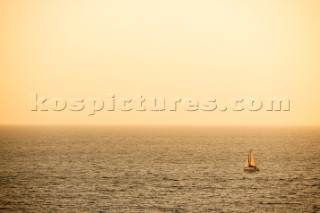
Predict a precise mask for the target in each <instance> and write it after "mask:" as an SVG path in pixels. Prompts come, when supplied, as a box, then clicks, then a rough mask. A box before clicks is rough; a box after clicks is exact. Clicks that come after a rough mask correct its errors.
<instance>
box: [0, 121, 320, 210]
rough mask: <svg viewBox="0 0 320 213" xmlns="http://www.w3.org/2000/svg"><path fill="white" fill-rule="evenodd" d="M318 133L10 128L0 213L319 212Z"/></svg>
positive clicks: (3, 149)
mask: <svg viewBox="0 0 320 213" xmlns="http://www.w3.org/2000/svg"><path fill="white" fill-rule="evenodd" d="M319 130H320V129H318V128H307V127H300V128H299V127H290V128H289V127H287V128H285V127H282V128H267V127H143V126H140V127H108V126H105V127H103V126H99V127H98V126H97V127H94V126H91V127H89V126H88V127H85V126H83V127H81V126H78V127H77V126H73V127H72V126H64V127H54V126H46V127H39V126H29V127H27V126H11V127H9V126H2V127H0V212H319V211H320V164H319V163H320V131H319ZM250 149H253V153H254V154H255V159H256V162H257V165H258V167H259V168H260V172H255V173H246V172H244V171H243V167H244V165H245V160H246V157H247V154H248V152H249V150H250Z"/></svg>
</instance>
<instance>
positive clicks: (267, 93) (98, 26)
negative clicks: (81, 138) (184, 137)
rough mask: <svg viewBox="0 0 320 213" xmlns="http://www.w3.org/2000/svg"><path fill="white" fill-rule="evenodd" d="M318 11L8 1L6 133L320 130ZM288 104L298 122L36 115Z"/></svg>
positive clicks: (0, 66)
mask: <svg viewBox="0 0 320 213" xmlns="http://www.w3.org/2000/svg"><path fill="white" fill-rule="evenodd" d="M319 11H320V1H318V0H259V1H254V0H224V1H221V0H212V1H211V0H199V1H191V0H184V1H182V0H180V1H176V0H170V1H169V0H161V1H160V0H158V1H151V0H136V1H129V0H127V1H124V0H116V1H102V0H96V1H81V0H68V1H65V0H50V1H43V0H30V1H19V0H2V1H0V70H1V78H0V89H1V90H0V98H1V105H0V123H1V124H172V125H175V124H186V125H207V124H208V125H210V124H213V125H319V124H320V113H319V109H320V98H319V92H320V84H319V83H320V82H319V80H320V73H319V72H320V42H319V41H320V39H319V38H320V21H319V20H320V13H319ZM110 92H112V93H114V94H115V95H116V97H123V96H128V97H132V96H134V95H135V94H142V95H144V96H145V97H194V98H198V99H201V98H203V97H215V98H216V99H217V100H221V101H222V102H223V101H225V100H227V99H229V98H232V97H243V98H249V97H256V98H261V99H264V98H266V97H286V98H289V99H290V101H291V110H290V111H289V112H267V111H263V110H262V111H259V112H248V111H244V112H233V111H226V112H220V111H219V110H216V111H213V112H204V111H196V112H188V111H185V110H178V111H176V112H170V111H163V112H150V111H146V112H137V111H134V110H133V111H130V112H122V111H114V112H110V111H106V110H103V111H100V112H97V113H96V115H94V116H88V115H87V113H86V112H71V111H68V110H64V111H62V112H55V111H47V112H40V111H37V112H34V111H31V110H30V94H31V93H38V94H39V95H40V96H43V97H48V98H50V97H60V98H64V99H66V100H67V99H69V98H72V97H83V98H86V97H97V96H99V97H104V96H105V95H106V94H107V93H110Z"/></svg>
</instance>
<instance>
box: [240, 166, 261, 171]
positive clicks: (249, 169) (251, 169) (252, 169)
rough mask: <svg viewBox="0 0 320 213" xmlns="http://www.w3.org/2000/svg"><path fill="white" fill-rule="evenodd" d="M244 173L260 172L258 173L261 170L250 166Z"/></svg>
mask: <svg viewBox="0 0 320 213" xmlns="http://www.w3.org/2000/svg"><path fill="white" fill-rule="evenodd" d="M244 171H246V172H258V171H260V169H259V168H257V167H253V166H250V167H245V168H244Z"/></svg>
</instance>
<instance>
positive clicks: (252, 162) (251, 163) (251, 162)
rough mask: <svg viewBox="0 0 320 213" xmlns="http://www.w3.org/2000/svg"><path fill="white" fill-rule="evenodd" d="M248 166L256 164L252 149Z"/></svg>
mask: <svg viewBox="0 0 320 213" xmlns="http://www.w3.org/2000/svg"><path fill="white" fill-rule="evenodd" d="M250 166H256V161H255V160H254V157H253V153H252V151H250Z"/></svg>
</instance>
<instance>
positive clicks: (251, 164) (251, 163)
mask: <svg viewBox="0 0 320 213" xmlns="http://www.w3.org/2000/svg"><path fill="white" fill-rule="evenodd" d="M244 171H247V172H255V171H260V170H259V168H258V167H257V166H256V161H255V160H254V157H253V152H252V150H250V153H249V155H248V159H247V160H246V166H245V167H244Z"/></svg>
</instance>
